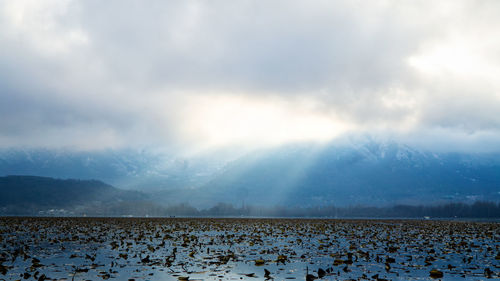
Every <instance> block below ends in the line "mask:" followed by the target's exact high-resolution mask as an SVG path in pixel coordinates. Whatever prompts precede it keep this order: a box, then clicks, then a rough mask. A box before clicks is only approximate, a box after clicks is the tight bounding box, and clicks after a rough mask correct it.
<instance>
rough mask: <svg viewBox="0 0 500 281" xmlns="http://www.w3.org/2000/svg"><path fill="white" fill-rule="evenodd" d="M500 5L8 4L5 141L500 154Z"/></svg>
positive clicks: (2, 14)
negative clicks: (352, 138)
mask: <svg viewBox="0 0 500 281" xmlns="http://www.w3.org/2000/svg"><path fill="white" fill-rule="evenodd" d="M499 14H500V2H499V1H495V0H492V1H458V0H453V1H289V0H287V1H272V0H271V1H154V0H153V1H147V2H144V1H128V0H119V1H118V0H117V1H92V0H87V1H71V0H67V1H65V0H43V1H41V0H32V1H24V0H0V101H1V102H0V116H1V118H0V147H4V148H5V147H19V146H21V147H65V148H74V149H105V148H121V147H143V146H148V147H151V146H153V147H170V148H175V149H179V148H182V149H184V150H191V149H193V150H195V149H205V148H211V147H224V146H234V145H236V146H266V145H276V144H282V143H287V142H294V141H319V142H323V141H328V140H331V139H335V138H336V137H340V136H343V135H346V134H347V135H349V134H360V133H361V134H373V135H379V136H387V137H390V138H395V139H400V140H401V141H406V142H411V143H414V144H420V145H423V146H435V147H436V148H443V147H444V148H450V147H453V148H456V149H480V150H500V145H498V144H500V36H499V30H500V17H498V15H499Z"/></svg>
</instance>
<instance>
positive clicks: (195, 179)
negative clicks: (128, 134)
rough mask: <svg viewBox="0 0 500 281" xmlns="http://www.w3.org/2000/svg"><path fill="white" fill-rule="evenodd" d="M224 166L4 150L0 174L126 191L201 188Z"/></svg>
mask: <svg viewBox="0 0 500 281" xmlns="http://www.w3.org/2000/svg"><path fill="white" fill-rule="evenodd" d="M220 166H221V164H219V163H217V162H215V161H210V160H209V159H204V158H194V159H186V158H181V157H174V156H172V155H170V154H167V153H164V152H154V151H148V150H132V149H122V150H102V151H71V150H49V149H1V150H0V175H4V176H5V175H35V176H43V177H55V178H75V179H87V180H90V179H99V180H102V181H105V182H107V183H109V184H112V185H114V186H119V187H120V188H125V189H141V190H150V189H153V190H154V189H165V188H169V189H170V188H185V187H192V186H199V185H200V184H202V183H204V182H205V181H207V180H208V179H207V177H210V176H211V175H212V174H213V171H214V170H217V169H219V168H220Z"/></svg>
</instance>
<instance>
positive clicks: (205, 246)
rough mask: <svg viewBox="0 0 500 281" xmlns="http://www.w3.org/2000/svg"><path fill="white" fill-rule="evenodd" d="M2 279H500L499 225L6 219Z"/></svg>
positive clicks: (0, 226)
mask: <svg viewBox="0 0 500 281" xmlns="http://www.w3.org/2000/svg"><path fill="white" fill-rule="evenodd" d="M0 234H1V236H0V246H1V250H2V251H1V256H0V279H1V278H3V279H5V280H17V279H31V280H33V279H35V280H50V279H52V280H103V279H104V280H105V279H113V280H131V279H134V280H186V279H187V278H189V280H264V279H274V280H284V279H298V280H305V278H306V274H310V275H313V276H314V277H322V279H325V280H337V279H342V280H346V279H379V280H381V279H405V280H408V279H428V278H430V276H432V277H436V278H440V277H441V276H443V277H444V279H447V280H451V279H462V278H464V277H466V278H469V279H484V278H488V277H492V278H495V277H496V278H498V277H500V275H499V272H500V266H499V260H500V249H499V248H500V242H499V241H500V239H499V238H500V233H499V224H498V223H484V222H483V223H479V222H453V221H411V220H407V221H406V220H319V219H316V220H315V219H194V218H193V219H180V218H168V219H167V218H164V219H163V218H161V219H160V218H156V219H155V218H1V219H0Z"/></svg>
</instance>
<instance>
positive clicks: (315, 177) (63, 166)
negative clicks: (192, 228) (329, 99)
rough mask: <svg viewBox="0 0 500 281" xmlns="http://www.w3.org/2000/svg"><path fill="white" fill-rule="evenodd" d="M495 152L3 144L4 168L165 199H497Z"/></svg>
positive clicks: (375, 145) (266, 202)
mask: <svg viewBox="0 0 500 281" xmlns="http://www.w3.org/2000/svg"><path fill="white" fill-rule="evenodd" d="M499 156H500V155H499V154H498V153H481V154H480V153H458V152H456V153H451V152H431V151H425V150H420V149H416V148H414V147H410V146H407V145H404V144H400V143H396V142H390V141H386V142H384V141H375V140H372V139H365V140H363V141H351V142H332V143H329V144H324V145H318V144H294V145H286V146H280V147H275V148H270V149H262V150H257V151H253V152H251V153H246V154H244V155H243V156H241V157H236V158H235V159H233V160H231V161H228V160H225V159H227V158H223V157H218V154H217V153H214V154H211V155H205V156H204V157H192V158H181V157H178V156H174V155H167V154H161V153H153V152H151V151H146V150H138V151H132V150H128V151H113V150H108V151H104V152H103V151H101V152H67V151H66V152H64V151H51V150H3V151H2V152H1V153H0V173H1V174H3V175H9V174H26V175H37V176H52V177H59V178H79V179H99V180H103V181H105V182H108V183H110V184H112V185H113V186H116V187H118V188H127V189H135V190H140V191H143V192H146V193H148V194H149V196H151V200H154V201H155V202H156V203H158V204H160V205H175V204H180V203H188V204H190V205H192V206H196V207H203V208H208V207H211V206H214V205H215V204H217V203H219V202H224V203H229V204H233V205H235V206H242V205H246V204H251V205H261V206H271V205H286V206H297V207H314V206H327V205H335V206H349V205H363V206H388V205H394V204H411V205H417V204H438V203H450V202H474V201H478V200H488V201H497V202H498V201H500V172H499V171H500V160H499V159H500V157H499Z"/></svg>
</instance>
